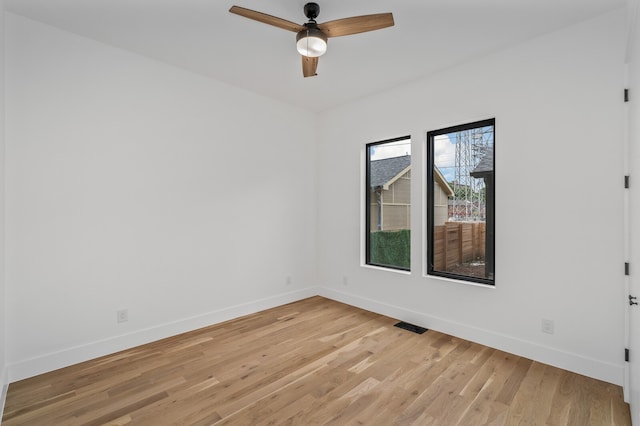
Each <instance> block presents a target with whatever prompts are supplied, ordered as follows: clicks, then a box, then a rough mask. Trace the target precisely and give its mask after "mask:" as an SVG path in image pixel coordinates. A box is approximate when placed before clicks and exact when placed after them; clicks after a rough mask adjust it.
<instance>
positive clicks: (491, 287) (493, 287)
mask: <svg viewBox="0 0 640 426" xmlns="http://www.w3.org/2000/svg"><path fill="white" fill-rule="evenodd" d="M423 277H424V278H429V279H433V280H438V281H445V282H448V283H455V284H464V285H469V286H473V287H481V288H488V289H492V290H493V289H495V288H496V285H495V283H494V284H484V283H475V282H473V281H465V280H456V279H455V278H449V277H441V276H438V275H429V274H426V275H423Z"/></svg>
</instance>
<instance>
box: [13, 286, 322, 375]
mask: <svg viewBox="0 0 640 426" xmlns="http://www.w3.org/2000/svg"><path fill="white" fill-rule="evenodd" d="M317 294H318V289H317V288H315V287H309V288H306V289H302V290H297V291H293V292H288V293H282V294H279V295H276V296H272V297H268V298H264V299H259V300H253V301H250V302H246V303H242V304H239V305H235V306H230V307H227V308H224V309H220V310H216V311H212V312H208V313H206V314H202V315H197V316H193V317H189V318H184V319H181V320H178V321H175V322H171V323H167V324H161V325H158V326H156V327H151V328H147V329H143V330H138V331H135V332H132V333H128V334H124V335H120V336H115V337H113V338H110V339H105V340H100V341H94V342H90V343H87V344H86V345H81V346H75V347H70V348H67V349H64V350H62V351H59V352H55V353H49V354H46V355H43V356H38V357H35V358H31V359H27V360H24V361H20V362H17V363H14V364H11V365H9V367H8V375H7V376H5V378H7V379H8V380H5V382H8V383H13V382H15V381H18V380H22V379H26V378H28V377H33V376H37V375H38V374H43V373H46V372H49V371H53V370H57V369H59V368H64V367H68V366H70V365H74V364H78V363H80V362H84V361H88V360H90V359H94V358H98V357H101V356H104V355H109V354H112V353H115V352H119V351H122V350H125V349H129V348H133V347H135V346H139V345H144V344H146V343H150V342H154V341H156V340H160V339H164V338H166V337H171V336H175V335H177V334H180V333H185V332H188V331H192V330H196V329H198V328H202V327H206V326H209V325H212V324H217V323H220V322H223V321H228V320H231V319H234V318H238V317H241V316H244V315H249V314H253V313H256V312H260V311H263V310H265V309H269V308H274V307H276V306H280V305H284V304H287V303H291V302H295V301H298V300H302V299H305V298H307V297H312V296H316V295H317Z"/></svg>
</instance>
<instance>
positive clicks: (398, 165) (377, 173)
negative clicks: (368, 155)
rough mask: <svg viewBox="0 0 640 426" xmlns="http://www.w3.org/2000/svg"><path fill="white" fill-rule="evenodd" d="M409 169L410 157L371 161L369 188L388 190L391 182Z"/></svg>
mask: <svg viewBox="0 0 640 426" xmlns="http://www.w3.org/2000/svg"><path fill="white" fill-rule="evenodd" d="M410 167H411V156H410V155H403V156H401V157H391V158H384V159H382V160H374V161H372V162H371V165H370V168H369V173H370V183H371V188H383V189H388V186H389V185H390V184H391V183H393V182H392V181H395V180H396V179H397V178H398V177H399V176H400V175H402V174H404V171H405V170H407V169H408V168H410ZM394 178H395V179H394Z"/></svg>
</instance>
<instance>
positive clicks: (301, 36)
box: [296, 29, 327, 58]
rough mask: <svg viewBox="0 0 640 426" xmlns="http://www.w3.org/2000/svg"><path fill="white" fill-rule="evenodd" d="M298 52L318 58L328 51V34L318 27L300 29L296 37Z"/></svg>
mask: <svg viewBox="0 0 640 426" xmlns="http://www.w3.org/2000/svg"><path fill="white" fill-rule="evenodd" d="M296 40H297V42H296V48H297V49H298V53H300V54H301V55H303V56H308V57H310V58H317V57H318V56H322V55H324V53H325V52H326V51H327V36H326V35H324V33H323V32H322V31H320V30H318V29H308V30H305V31H300V32H299V33H298V36H297V37H296Z"/></svg>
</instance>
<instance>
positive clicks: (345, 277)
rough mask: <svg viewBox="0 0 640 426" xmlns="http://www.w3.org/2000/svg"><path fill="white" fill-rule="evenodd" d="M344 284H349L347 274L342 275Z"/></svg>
mask: <svg viewBox="0 0 640 426" xmlns="http://www.w3.org/2000/svg"><path fill="white" fill-rule="evenodd" d="M342 285H344V286H345V287H346V286H348V285H349V277H347V276H346V275H345V276H344V277H342Z"/></svg>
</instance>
